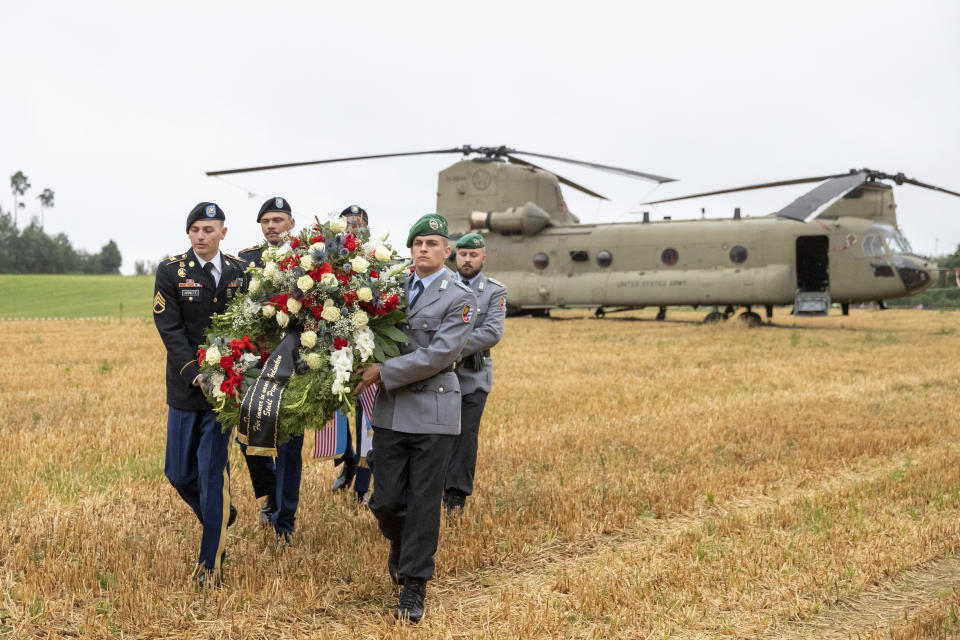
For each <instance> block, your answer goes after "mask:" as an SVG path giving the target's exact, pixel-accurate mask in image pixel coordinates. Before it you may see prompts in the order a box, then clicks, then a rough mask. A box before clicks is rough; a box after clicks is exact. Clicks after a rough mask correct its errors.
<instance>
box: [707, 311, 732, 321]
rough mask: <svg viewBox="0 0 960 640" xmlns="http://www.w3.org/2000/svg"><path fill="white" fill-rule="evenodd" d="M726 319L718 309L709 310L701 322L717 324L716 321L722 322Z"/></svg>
mask: <svg viewBox="0 0 960 640" xmlns="http://www.w3.org/2000/svg"><path fill="white" fill-rule="evenodd" d="M726 319H727V317H726V316H725V315H723V314H722V313H720V312H719V311H711V312H710V313H708V314H707V317H706V318H704V319H703V324H717V323H718V322H723V321H724V320H726Z"/></svg>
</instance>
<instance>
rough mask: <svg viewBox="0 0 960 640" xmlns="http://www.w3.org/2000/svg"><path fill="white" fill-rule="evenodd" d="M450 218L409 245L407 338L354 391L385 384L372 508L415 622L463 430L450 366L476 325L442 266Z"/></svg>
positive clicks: (469, 303)
mask: <svg viewBox="0 0 960 640" xmlns="http://www.w3.org/2000/svg"><path fill="white" fill-rule="evenodd" d="M447 235H448V234H447V221H446V220H445V219H444V218H443V217H442V216H439V215H437V214H428V215H426V216H423V217H422V218H420V220H418V221H417V222H416V224H414V225H413V227H412V228H411V229H410V234H409V236H408V237H407V247H410V248H411V251H410V253H411V256H412V258H413V264H414V267H415V271H414V273H412V274H411V275H410V276H409V277H408V278H407V281H406V287H407V300H408V304H407V309H406V312H407V324H406V325H405V327H404V329H403V332H404V333H405V334H406V335H407V337H409V338H410V342H408V343H407V344H403V345H400V354H401V355H399V356H397V357H396V358H392V359H390V360H388V361H387V362H385V363H383V364H381V365H379V366H378V365H373V366H371V367H369V368H367V369H364V371H363V380H362V381H361V382H360V384H359V385H358V386H357V392H358V393H359V392H360V391H362V390H363V389H364V388H365V387H366V386H367V385H369V384H372V383H375V382H376V383H379V384H380V388H379V390H378V391H377V396H376V404H375V405H374V409H373V420H372V421H371V422H372V423H373V450H374V451H375V452H376V465H374V467H373V480H374V490H373V497H372V498H370V510H371V511H372V512H373V514H374V515H375V516H376V518H377V523H378V524H379V526H380V531H381V532H382V533H383V535H384V537H386V538H387V539H388V540H389V541H390V555H389V557H388V560H387V567H388V569H389V572H390V577H391V578H392V579H393V581H394V583H396V584H400V585H402V587H403V588H402V591H401V592H400V599H399V602H398V604H397V607H396V608H394V610H393V614H394V616H395V617H396V618H398V619H406V620H410V621H411V622H417V621H419V620H420V618H421V617H422V616H423V602H424V597H425V595H426V582H427V580H429V579H430V578H432V577H433V570H434V561H433V556H434V554H435V553H436V551H437V542H438V539H439V534H440V513H441V506H440V500H441V497H442V495H443V474H444V470H445V469H446V467H447V459H448V457H449V456H450V451H451V450H452V448H453V441H454V439H455V438H456V436H457V434H459V433H460V385H459V382H458V381H457V374H456V373H454V371H453V364H454V362H455V361H456V359H457V357H458V356H459V355H460V352H461V351H462V350H463V347H464V345H465V344H466V343H467V339H468V338H469V337H470V331H471V330H472V328H473V323H474V317H475V311H476V307H477V297H476V296H475V295H474V293H473V291H472V290H471V289H470V287H468V286H466V285H464V284H463V283H462V282H460V281H459V280H458V279H457V278H456V276H454V274H453V273H452V272H451V271H450V270H449V269H447V268H446V267H444V266H443V264H444V261H445V260H446V259H447V257H448V256H449V255H450V247H449V245H448V243H447Z"/></svg>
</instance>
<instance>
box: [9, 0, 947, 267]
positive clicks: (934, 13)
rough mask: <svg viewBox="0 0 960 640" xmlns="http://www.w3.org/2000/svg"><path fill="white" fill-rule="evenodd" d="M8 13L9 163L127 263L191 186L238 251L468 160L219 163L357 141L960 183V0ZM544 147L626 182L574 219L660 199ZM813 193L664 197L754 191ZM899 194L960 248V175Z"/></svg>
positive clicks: (412, 215) (768, 205)
mask: <svg viewBox="0 0 960 640" xmlns="http://www.w3.org/2000/svg"><path fill="white" fill-rule="evenodd" d="M3 22H4V25H5V27H4V29H3V36H2V37H0V61H2V63H3V64H2V68H3V74H2V76H0V177H2V179H3V184H4V185H8V184H9V176H10V175H12V174H13V173H14V172H15V171H17V170H22V171H24V173H26V174H27V176H28V177H29V178H30V181H31V183H32V184H33V189H32V191H31V192H29V193H28V198H27V201H28V209H27V216H29V215H31V214H35V213H37V212H38V211H39V209H38V201H37V200H36V198H35V196H36V195H37V194H38V193H39V192H40V191H41V190H42V189H43V188H44V187H50V188H52V189H54V191H55V192H56V206H55V208H54V209H53V210H52V211H48V212H47V215H46V228H47V231H49V232H52V233H55V232H60V231H63V232H65V233H67V234H68V235H69V236H70V238H71V240H72V241H73V243H74V245H75V246H77V247H82V248H86V249H88V250H92V251H95V250H98V249H99V247H100V246H101V245H103V244H104V243H106V241H107V240H108V239H114V240H116V241H117V243H118V244H119V246H120V249H121V251H122V253H123V256H124V272H126V273H129V272H131V271H132V268H133V262H134V260H138V259H151V260H156V259H157V258H159V257H161V256H165V255H169V254H171V253H174V252H179V251H182V250H184V249H186V248H187V247H188V246H189V245H188V241H187V238H186V237H185V235H184V229H183V225H184V220H185V217H186V214H187V213H188V211H189V210H190V209H191V208H192V207H193V205H194V204H196V203H197V202H198V201H201V200H213V201H216V202H218V203H219V204H220V205H221V206H222V207H223V208H224V210H225V211H226V213H227V226H228V228H229V232H228V235H227V240H226V244H225V248H226V249H227V250H228V251H230V252H235V251H238V250H239V249H241V248H243V247H246V246H249V245H251V244H254V243H256V242H258V241H259V239H260V235H259V227H258V225H257V224H256V222H255V219H256V212H257V210H258V209H259V206H260V204H261V202H262V201H263V200H264V199H266V198H267V197H270V196H274V195H282V196H285V197H286V198H288V199H289V200H290V202H291V203H292V204H293V207H294V212H295V215H296V217H297V218H298V219H299V220H300V221H301V222H306V221H307V220H308V219H310V218H312V217H313V215H314V214H317V213H320V214H326V213H327V212H329V211H339V210H340V209H342V208H343V207H344V206H346V205H347V204H351V203H359V204H361V205H363V206H364V207H366V208H367V209H368V211H370V213H371V216H372V218H373V226H374V228H375V230H377V231H380V230H390V231H391V232H392V234H393V237H394V239H395V240H402V239H404V238H405V231H406V228H407V227H408V226H409V224H410V223H411V222H412V221H413V220H414V219H416V217H417V216H419V215H421V214H423V213H426V212H429V211H432V210H434V208H435V206H436V195H435V194H436V179H437V176H436V174H437V172H438V171H439V170H441V169H442V168H444V167H445V166H447V165H449V164H451V163H452V162H453V161H455V160H456V159H457V157H456V156H436V157H433V156H428V157H421V158H411V159H391V160H375V161H366V162H354V163H347V164H343V165H339V166H325V167H307V168H298V169H289V170H280V171H270V172H262V173H255V174H241V175H238V176H234V177H230V178H229V180H230V181H231V182H232V183H234V184H235V185H238V186H233V185H231V184H227V183H225V182H223V181H220V180H217V179H213V178H208V177H206V176H205V175H204V171H207V170H213V169H222V168H229V167H236V166H249V165H256V164H271V163H280V162H292V161H300V160H311V159H321V158H327V157H337V156H343V155H363V154H373V153H389V152H395V151H408V150H409V151H415V150H422V149H435V148H446V147H454V146H459V145H462V144H472V145H478V146H479V145H499V144H506V145H509V146H512V147H515V148H519V149H525V150H529V151H536V152H541V153H548V154H554V155H562V156H567V157H573V158H579V159H583V160H588V161H594V162H600V163H607V164H613V165H620V166H625V167H630V168H634V169H637V170H640V171H647V172H651V173H657V174H661V175H668V176H672V177H676V178H678V179H679V182H677V183H672V184H669V185H663V186H661V187H659V188H657V189H656V192H655V193H656V195H657V196H658V197H667V196H670V195H681V194H684V193H690V192H696V191H701V190H710V189H718V188H724V187H728V186H736V185H741V184H750V183H754V182H762V181H768V180H778V179H786V178H791V177H805V176H813V175H821V174H824V173H834V172H843V171H846V170H847V169H849V168H852V167H858V168H859V167H870V168H876V169H880V170H884V171H888V172H896V171H903V172H905V173H906V174H907V175H909V176H912V177H916V178H917V179H919V180H922V181H926V182H930V183H933V184H939V185H942V186H944V187H947V188H949V189H952V190H960V122H958V118H960V2H956V0H915V1H913V2H909V3H906V2H892V1H886V2H884V1H877V0H871V1H849V2H840V1H837V0H834V1H831V2H825V1H812V2H811V1H806V2H802V3H799V2H798V3H786V2H769V1H749V2H748V1H742V2H707V1H704V2H662V1H661V2H656V3H652V2H606V1H602V0H600V1H597V0H590V1H580V2H556V1H554V2H522V1H518V0H514V1H512V2H500V1H489V0H488V1H486V2H483V3H457V2H449V1H446V2H443V1H437V2H419V1H408V2H364V3H361V2H355V3H326V2H324V3H320V2H287V3H271V4H270V5H269V6H268V5H267V3H262V2H256V3H254V2H196V1H194V2H165V3H162V4H160V3H154V4H152V5H147V4H146V3H140V2H84V3H79V2H42V1H41V2H30V3H26V2H23V3H19V4H18V5H11V3H5V6H4V8H3ZM540 164H542V165H543V166H545V167H546V168H549V169H553V170H556V171H558V172H559V173H562V174H563V175H565V176H566V177H568V178H570V179H572V180H574V181H577V182H580V183H581V184H585V185H586V186H588V187H590V188H592V189H594V190H597V191H599V192H601V193H604V194H605V195H607V196H608V197H610V198H611V201H610V202H600V201H597V200H595V199H593V198H590V197H587V196H583V195H581V194H579V193H577V192H574V191H572V190H570V189H565V195H566V198H567V200H568V203H569V205H570V208H571V210H572V211H574V212H575V213H576V214H577V215H579V216H580V217H581V219H582V220H584V221H590V222H608V221H614V220H624V219H629V218H630V217H631V213H630V212H631V211H639V210H640V209H641V207H639V206H638V203H639V202H640V201H641V200H643V199H646V198H648V197H652V193H651V190H652V189H653V187H654V185H653V184H652V183H646V182H642V181H634V180H628V179H624V178H619V177H616V176H613V175H607V174H603V173H598V172H596V171H592V170H589V169H583V168H577V167H571V166H569V165H564V164H559V163H553V162H549V161H546V160H544V161H542V162H541V163H540ZM238 187H239V188H238ZM248 191H249V192H252V193H254V194H256V197H254V198H249V197H248V195H247V192H248ZM803 191H804V188H803V187H791V188H781V189H774V190H768V191H764V192H757V193H751V194H740V195H730V196H721V197H716V198H712V199H709V200H703V201H691V202H686V203H677V204H672V205H660V206H658V207H657V208H656V209H654V211H653V216H654V218H659V217H661V216H663V215H672V216H674V217H675V218H683V217H699V215H700V214H699V211H700V207H701V206H705V207H707V215H708V216H718V217H719V216H723V217H726V216H729V215H731V213H732V210H733V207H735V206H741V207H742V208H743V210H744V213H745V214H748V215H749V214H752V215H762V214H766V213H769V212H771V211H774V210H776V209H779V208H780V207H782V206H783V205H784V204H786V203H787V202H789V201H790V200H792V199H793V198H794V197H796V196H798V195H799V194H800V193H802V192H803ZM896 198H897V201H898V203H899V208H898V214H899V216H900V225H901V228H902V229H903V230H904V232H905V233H906V235H907V237H908V238H909V239H910V240H911V241H912V242H913V244H914V247H915V248H916V249H917V250H919V251H921V252H925V253H933V252H934V249H935V245H936V246H937V248H939V250H940V252H941V253H945V252H952V251H953V250H954V249H955V248H956V247H957V245H958V243H960V198H952V197H949V196H944V195H939V194H935V193H932V192H927V191H925V190H922V189H918V188H915V187H909V186H904V187H900V188H898V189H897V191H896ZM0 205H2V207H3V209H4V210H7V211H9V210H10V209H11V208H12V206H13V196H12V194H11V193H10V189H9V186H5V187H4V189H3V190H2V191H0ZM21 223H23V220H21ZM400 244H401V245H402V242H400Z"/></svg>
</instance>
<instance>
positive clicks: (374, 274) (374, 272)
mask: <svg viewBox="0 0 960 640" xmlns="http://www.w3.org/2000/svg"><path fill="white" fill-rule="evenodd" d="M370 277H371V278H379V277H380V272H379V271H377V270H376V269H370Z"/></svg>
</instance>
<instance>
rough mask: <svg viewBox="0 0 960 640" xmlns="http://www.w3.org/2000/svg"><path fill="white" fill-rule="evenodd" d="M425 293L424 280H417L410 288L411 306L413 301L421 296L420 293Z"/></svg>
mask: <svg viewBox="0 0 960 640" xmlns="http://www.w3.org/2000/svg"><path fill="white" fill-rule="evenodd" d="M421 293H423V281H422V280H417V281H416V282H414V283H413V287H411V288H410V306H411V307H412V306H413V303H414V302H416V301H417V298H419V297H420V294H421Z"/></svg>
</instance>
